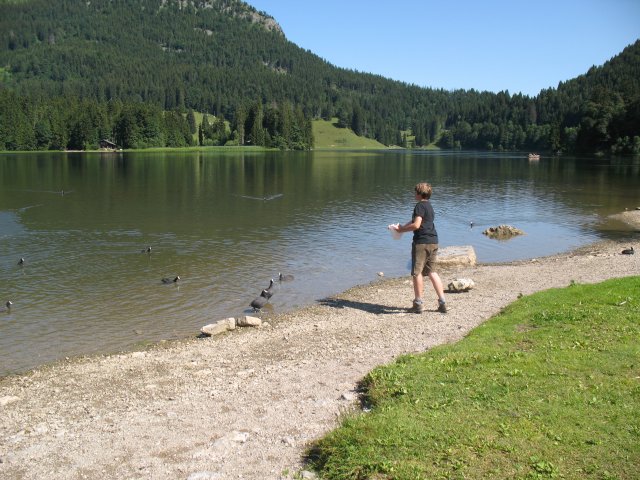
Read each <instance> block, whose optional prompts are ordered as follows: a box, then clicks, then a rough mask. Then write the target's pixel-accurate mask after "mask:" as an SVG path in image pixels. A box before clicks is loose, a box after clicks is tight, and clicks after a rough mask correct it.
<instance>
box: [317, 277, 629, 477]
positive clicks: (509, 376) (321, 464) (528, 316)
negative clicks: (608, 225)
mask: <svg viewBox="0 0 640 480" xmlns="http://www.w3.org/2000/svg"><path fill="white" fill-rule="evenodd" d="M638 292H640V277H629V278H625V279H614V280H609V281H606V282H603V283H601V284H597V285H577V284H572V285H570V286H569V287H567V288H564V289H553V290H548V291H545V292H540V293H537V294H534V295H532V296H529V297H523V298H522V299H520V300H518V301H517V302H515V303H514V304H512V305H510V306H509V307H507V308H506V309H505V310H504V311H503V312H502V313H501V314H499V315H497V316H496V317H494V318H493V319H491V320H489V321H487V322H486V323H485V324H483V325H481V326H480V327H478V328H476V329H475V330H473V331H472V332H471V333H470V334H469V335H468V336H467V337H466V338H465V339H463V340H462V341H460V342H458V343H456V344H453V345H445V346H441V347H437V348H434V349H432V350H430V351H429V352H426V353H424V354H421V355H406V356H403V357H401V358H399V359H398V360H397V361H396V362H394V363H393V364H391V365H387V366H383V367H379V368H376V369H375V370H373V371H371V372H370V373H369V374H368V375H367V376H366V377H365V379H364V380H363V389H364V400H365V403H366V404H368V405H370V406H371V407H372V410H371V412H370V413H368V414H359V415H351V416H349V417H348V418H346V419H345V420H344V421H343V424H342V426H341V427H340V428H338V429H336V430H335V431H333V432H331V433H330V434H328V435H327V436H326V437H325V438H323V439H321V440H320V441H318V442H317V443H316V444H315V445H314V446H313V447H312V448H311V449H310V451H309V458H310V460H311V463H312V464H313V465H314V467H315V468H317V469H318V470H319V471H320V472H321V473H322V478H326V479H365V478H381V479H382V478H385V479H410V478H411V479H415V478H473V479H481V478H523V479H524V478H581V479H582V478H593V479H596V478H597V479H601V478H617V479H631V478H636V477H635V475H636V474H637V469H636V468H635V467H634V465H635V466H637V465H638V464H639V462H640V417H639V416H638V413H637V412H638V411H640V395H639V393H640V390H639V388H640V387H639V385H638V378H639V377H640V363H638V358H640V346H639V343H638V340H637V339H638V338H640V295H639V293H638Z"/></svg>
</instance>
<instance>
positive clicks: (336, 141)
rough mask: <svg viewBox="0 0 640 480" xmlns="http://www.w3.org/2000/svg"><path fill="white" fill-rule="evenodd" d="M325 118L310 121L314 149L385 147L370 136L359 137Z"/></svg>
mask: <svg viewBox="0 0 640 480" xmlns="http://www.w3.org/2000/svg"><path fill="white" fill-rule="evenodd" d="M336 121H337V120H333V121H327V120H314V121H313V122H312V128H313V140H314V148H315V149H323V148H331V149H338V148H344V149H359V148H361V149H367V148H369V149H381V148H387V147H386V146H385V145H383V144H382V143H380V142H377V141H376V140H372V139H370V138H365V137H359V136H358V135H356V134H355V133H353V130H351V129H349V128H338V127H336V125H335V122H336Z"/></svg>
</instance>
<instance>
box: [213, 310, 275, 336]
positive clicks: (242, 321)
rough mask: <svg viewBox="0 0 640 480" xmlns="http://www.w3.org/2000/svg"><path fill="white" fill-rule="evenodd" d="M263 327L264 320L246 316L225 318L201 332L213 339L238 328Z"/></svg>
mask: <svg viewBox="0 0 640 480" xmlns="http://www.w3.org/2000/svg"><path fill="white" fill-rule="evenodd" d="M261 325H262V320H261V319H260V318H258V317H251V316H249V315H245V316H243V317H239V318H234V317H229V318H224V319H222V320H218V321H217V322H214V323H210V324H209V325H205V326H204V327H202V328H201V329H200V332H201V333H202V334H203V335H206V336H208V337H213V336H216V335H220V334H222V333H225V332H228V331H229V330H235V329H236V327H259V326H261Z"/></svg>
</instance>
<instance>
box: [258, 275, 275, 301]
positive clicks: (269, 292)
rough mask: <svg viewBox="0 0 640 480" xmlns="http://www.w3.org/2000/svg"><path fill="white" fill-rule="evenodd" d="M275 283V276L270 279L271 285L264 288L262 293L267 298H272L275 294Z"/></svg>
mask: <svg viewBox="0 0 640 480" xmlns="http://www.w3.org/2000/svg"><path fill="white" fill-rule="evenodd" d="M274 284H275V281H274V280H273V278H272V279H271V280H270V281H269V286H268V287H267V288H265V289H264V290H262V293H261V295H264V296H265V297H267V298H271V297H273V294H274V293H275V292H274V291H273V286H274Z"/></svg>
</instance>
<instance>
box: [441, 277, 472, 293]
mask: <svg viewBox="0 0 640 480" xmlns="http://www.w3.org/2000/svg"><path fill="white" fill-rule="evenodd" d="M475 286H476V284H475V282H474V281H473V280H471V279H470V278H456V279H455V280H452V281H451V282H449V285H448V286H447V288H448V289H449V291H450V292H467V291H469V290H471V289H472V288H473V287H475Z"/></svg>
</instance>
